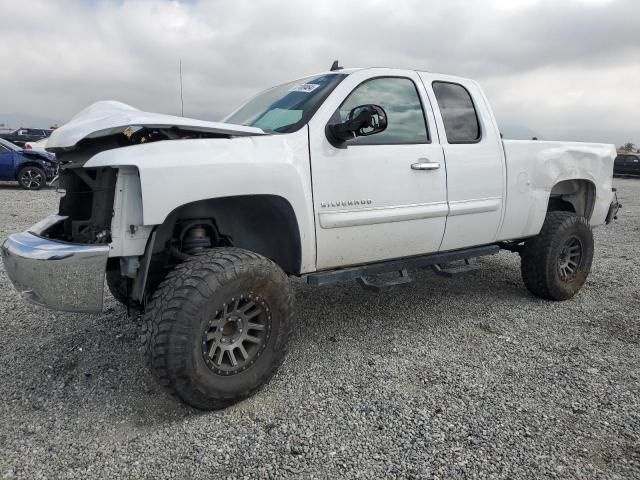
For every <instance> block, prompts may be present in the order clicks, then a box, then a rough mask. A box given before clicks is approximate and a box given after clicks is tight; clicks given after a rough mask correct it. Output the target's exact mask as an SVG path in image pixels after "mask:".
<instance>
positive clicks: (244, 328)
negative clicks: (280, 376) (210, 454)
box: [143, 248, 293, 410]
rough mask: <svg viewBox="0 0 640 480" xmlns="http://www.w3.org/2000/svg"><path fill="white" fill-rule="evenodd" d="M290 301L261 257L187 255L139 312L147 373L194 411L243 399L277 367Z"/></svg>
mask: <svg viewBox="0 0 640 480" xmlns="http://www.w3.org/2000/svg"><path fill="white" fill-rule="evenodd" d="M292 302H293V296H292V294H291V291H290V287H289V280H288V278H287V276H286V274H285V273H284V272H283V271H282V270H281V269H280V267H278V266H277V265H276V264H274V263H273V262H272V261H270V260H268V259H266V258H264V257H262V256H261V255H258V254H256V253H253V252H249V251H247V250H241V249H238V248H217V249H212V250H210V251H208V252H206V253H202V254H199V255H196V256H193V257H192V258H190V259H188V260H186V261H185V262H184V263H182V264H180V265H178V266H177V267H176V268H175V270H174V271H173V272H171V273H170V274H169V275H168V276H167V278H166V279H165V280H164V281H163V282H162V284H161V285H160V287H159V288H158V289H157V290H156V292H155V293H154V294H153V297H152V299H151V302H150V304H149V305H148V308H147V311H146V313H145V322H144V324H145V325H144V329H145V331H144V334H143V341H144V343H145V346H146V353H147V357H148V360H149V363H150V366H151V370H152V371H153V373H154V374H155V376H156V377H157V378H158V379H159V381H160V383H161V384H162V385H164V386H165V387H166V388H167V389H168V390H169V391H170V392H171V393H173V394H175V395H176V396H177V397H178V398H180V399H181V400H183V401H184V402H186V403H188V404H189V405H192V406H194V407H196V408H200V409H203V410H212V409H219V408H224V407H226V406H228V405H231V404H233V403H235V402H237V401H239V400H242V399H243V398H246V397H247V396H249V395H251V394H252V393H254V392H255V391H256V390H258V389H259V388H260V387H261V386H262V385H263V384H264V383H265V382H267V381H268V380H269V379H270V378H271V376H272V375H273V374H274V372H275V371H276V369H277V368H278V366H279V365H280V364H281V363H282V361H283V359H284V356H285V352H286V346H287V341H288V338H289V335H290V331H291V318H292V313H293V309H292Z"/></svg>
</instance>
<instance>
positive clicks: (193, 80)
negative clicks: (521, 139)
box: [0, 0, 640, 144]
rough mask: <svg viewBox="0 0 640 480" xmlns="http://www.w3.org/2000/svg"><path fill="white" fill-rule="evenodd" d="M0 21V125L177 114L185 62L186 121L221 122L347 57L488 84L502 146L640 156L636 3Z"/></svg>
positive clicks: (16, 9) (122, 6)
mask: <svg viewBox="0 0 640 480" xmlns="http://www.w3.org/2000/svg"><path fill="white" fill-rule="evenodd" d="M2 13H3V18H5V19H11V21H8V22H4V23H3V28H2V29H1V30H0V45H3V46H5V48H3V49H2V50H0V64H1V65H2V68H1V69H0V91H1V92H2V95H1V96H0V122H1V121H2V120H3V115H5V116H8V115H9V114H13V113H16V112H18V113H19V114H21V115H23V116H24V117H25V118H26V117H27V116H29V117H31V118H42V119H43V121H44V119H47V121H57V122H64V121H65V120H66V119H68V118H69V117H70V116H72V115H73V114H74V113H76V112H78V111H79V110H81V109H82V108H84V107H85V106H87V105H88V104H90V103H92V102H94V101H96V100H102V99H117V100H121V101H124V102H127V103H130V104H132V105H135V106H137V107H138V108H142V109H144V110H152V111H160V112H164V113H173V114H175V113H178V112H179V83H178V62H179V60H180V59H182V62H183V80H184V100H185V114H186V115H190V116H198V117H202V118H211V119H215V118H219V117H221V116H223V115H224V114H225V113H227V112H229V111H231V110H233V109H234V108H235V107H237V106H238V105H239V104H240V103H241V102H242V101H243V100H244V99H245V98H247V97H249V96H250V95H252V94H254V93H256V92H257V91H259V90H261V89H263V88H266V87H268V86H271V85H274V84H277V83H282V82H285V81H288V80H291V79H294V78H299V77H303V76H306V75H310V74H313V73H317V72H320V71H324V70H326V69H327V68H328V67H329V65H330V64H331V61H332V60H334V59H335V58H339V59H340V60H341V63H342V64H344V65H347V66H391V67H404V68H415V69H423V70H428V71H433V72H442V73H451V74H456V75H462V76H468V77H472V78H475V79H476V80H478V81H479V82H480V83H481V84H482V85H483V86H484V87H485V89H486V91H487V95H488V97H489V99H490V101H491V102H492V104H493V106H494V109H495V112H496V116H497V118H498V120H499V122H500V124H501V129H502V130H503V132H504V133H505V136H518V135H527V136H528V135H530V134H531V132H535V134H536V135H538V136H539V137H541V138H545V139H547V138H548V139H576V140H590V141H605V142H614V143H617V144H620V143H622V142H624V141H634V142H636V143H640V122H638V121H637V110H638V108H639V107H640V93H638V87H637V86H638V83H639V82H638V79H639V78H640V67H639V66H640V30H639V29H638V26H637V25H638V18H640V2H637V1H635V0H617V1H616V0H565V1H563V2H557V1H552V0H520V1H517V0H484V1H483V0H477V1H472V0H441V1H435V0H434V1H430V2H425V1H424V0H420V1H418V0H416V1H402V0H398V1H396V2H388V1H377V0H376V1H368V2H346V1H344V0H343V1H335V0H325V1H322V2H318V1H315V2H309V1H304V2H289V1H284V0H269V1H260V2H249V1H236V2H226V1H222V0H212V1H204V0H202V1H189V2H177V1H161V0H140V1H134V0H120V1H106V0H104V1H95V0H94V1H86V0H59V1H56V2H51V1H49V0H30V1H22V2H3V6H2ZM18 117H19V115H18ZM12 118H16V117H15V116H14V117H12ZM634 122H635V123H634Z"/></svg>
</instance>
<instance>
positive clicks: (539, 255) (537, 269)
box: [521, 212, 593, 300]
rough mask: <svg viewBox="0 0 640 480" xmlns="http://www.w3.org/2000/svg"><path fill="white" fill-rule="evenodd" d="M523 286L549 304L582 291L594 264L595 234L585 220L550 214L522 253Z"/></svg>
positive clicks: (573, 216)
mask: <svg viewBox="0 0 640 480" xmlns="http://www.w3.org/2000/svg"><path fill="white" fill-rule="evenodd" d="M521 255H522V262H521V272H522V279H523V280H524V284H525V286H526V287H527V289H529V291H530V292H531V293H533V294H534V295H536V296H538V297H541V298H544V299H547V300H567V299H569V298H571V297H573V296H574V295H575V294H576V293H577V292H578V290H580V289H581V288H582V286H583V285H584V282H585V281H586V280H587V276H588V275H589V272H590V270H591V262H592V261H593V233H592V231H591V227H590V226H589V222H588V221H587V219H586V218H584V217H582V216H580V215H577V214H575V213H571V212H549V213H548V214H547V218H546V219H545V222H544V225H543V226H542V230H541V231H540V233H539V234H538V235H537V236H535V237H533V238H530V239H528V240H527V241H526V242H525V244H524V249H523V250H522V252H521Z"/></svg>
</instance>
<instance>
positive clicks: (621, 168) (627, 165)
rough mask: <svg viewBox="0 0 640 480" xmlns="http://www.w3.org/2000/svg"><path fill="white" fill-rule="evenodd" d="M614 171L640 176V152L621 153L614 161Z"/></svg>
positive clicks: (616, 173)
mask: <svg viewBox="0 0 640 480" xmlns="http://www.w3.org/2000/svg"><path fill="white" fill-rule="evenodd" d="M613 173H614V174H615V175H639V176H640V153H621V154H619V155H618V156H617V157H616V160H615V162H614V163H613Z"/></svg>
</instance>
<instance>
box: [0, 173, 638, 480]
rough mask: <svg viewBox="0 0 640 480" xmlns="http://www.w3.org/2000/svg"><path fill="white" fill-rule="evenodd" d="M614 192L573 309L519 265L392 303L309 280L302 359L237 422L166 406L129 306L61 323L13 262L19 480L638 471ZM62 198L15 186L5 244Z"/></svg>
mask: <svg viewBox="0 0 640 480" xmlns="http://www.w3.org/2000/svg"><path fill="white" fill-rule="evenodd" d="M615 183H616V186H617V187H618V189H619V193H620V201H621V202H622V203H623V204H624V207H623V209H622V211H621V214H620V218H619V220H618V221H617V222H616V223H615V224H614V225H613V226H609V227H606V228H604V227H603V228H599V229H597V230H596V234H595V235H596V256H595V260H594V266H593V272H592V274H591V276H590V277H589V280H588V282H587V284H586V286H585V287H584V288H583V290H582V291H581V292H580V294H579V295H577V296H576V297H575V298H574V299H572V300H570V301H567V302H562V303H552V302H546V301H542V300H539V299H537V298H534V297H532V296H531V295H529V294H528V293H527V291H526V290H525V288H524V286H523V284H522V281H521V279H520V272H519V264H518V258H517V256H515V255H513V254H509V253H506V252H505V253H500V254H499V255H497V256H494V257H490V258H486V259H483V260H482V261H481V263H482V265H483V267H484V268H483V269H482V270H481V271H479V272H477V273H474V274H469V275H466V276H463V277H458V278H453V279H447V278H442V277H437V276H434V275H433V274H432V273H431V272H429V271H421V272H419V273H417V274H415V278H416V280H417V281H416V282H415V283H413V284H411V285H410V286H408V287H406V288H404V289H399V290H394V291H391V292H386V293H382V294H373V293H369V292H366V291H363V290H361V289H360V288H359V287H358V286H356V285H355V284H344V285H337V286H328V287H319V288H318V287H316V288H312V287H309V286H307V285H305V284H304V283H302V282H296V295H297V311H298V315H297V325H296V328H295V331H294V335H293V338H292V342H291V351H290V354H289V356H288V359H287V361H286V362H285V364H284V366H283V367H282V368H281V369H280V371H279V373H278V374H277V375H276V376H275V378H274V379H273V380H272V381H271V383H270V384H269V385H267V386H266V387H265V388H264V389H263V390H262V391H261V392H259V393H258V394H257V395H255V396H254V397H253V398H250V399H248V400H246V401H244V402H242V403H240V404H238V405H236V406H234V407H231V408H229V409H227V410H225V411H222V412H212V413H202V412H198V411H195V410H193V409H190V408H188V407H185V406H184V405H181V404H179V403H177V402H176V401H174V400H173V399H171V398H170V397H168V396H167V395H165V393H164V392H163V391H162V389H161V388H160V387H158V386H157V385H156V383H155V381H154V380H153V378H152V377H151V375H150V374H149V373H148V372H147V370H146V369H145V367H144V361H143V357H142V353H141V352H140V350H139V346H138V343H137V329H138V325H137V322H136V320H135V319H129V318H127V315H126V312H125V311H124V309H123V308H122V307H120V306H119V304H117V303H116V302H115V300H113V299H112V298H111V297H108V298H107V300H106V309H105V312H104V313H103V314H101V315H80V314H66V313H56V312H50V311H47V310H44V309H40V308H37V307H34V306H31V305H27V304H26V303H24V302H23V301H22V300H21V298H20V297H19V295H18V294H17V293H16V292H15V291H14V289H13V288H12V287H11V285H10V283H9V280H8V279H7V277H6V275H5V273H4V270H3V269H2V267H0V318H2V325H1V328H2V335H1V336H0V355H1V360H0V478H83V479H85V478H130V477H140V478H153V479H157V478H215V476H217V475H219V476H221V477H232V478H245V477H251V478H253V477H259V478H281V477H285V476H291V477H302V478H318V477H325V478H326V477H338V476H339V477H344V478H382V477H400V478H424V477H439V478H447V477H448V478H451V477H473V478H476V477H477V478H484V477H489V478H547V477H555V478H576V477H578V478H639V477H640V411H639V409H638V408H639V406H640V386H639V383H638V381H639V379H640V367H639V363H640V362H639V360H640V350H639V344H640V325H639V317H640V308H639V307H640V294H639V290H638V284H639V282H640V265H639V262H638V260H637V258H638V251H639V249H640V220H639V214H640V180H633V179H616V182H615ZM57 197H58V194H57V193H56V192H55V191H54V190H51V189H49V190H43V191H40V192H26V191H22V190H19V189H18V188H17V187H14V186H10V185H9V184H0V199H1V200H2V208H1V209H0V237H2V238H4V237H5V236H6V235H7V234H9V233H11V232H14V231H18V230H22V229H24V228H25V227H28V226H29V225H31V224H33V223H35V222H36V221H37V220H39V219H41V218H42V217H43V216H44V215H46V214H48V213H49V212H51V211H54V210H55V209H56V204H57Z"/></svg>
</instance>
